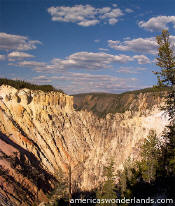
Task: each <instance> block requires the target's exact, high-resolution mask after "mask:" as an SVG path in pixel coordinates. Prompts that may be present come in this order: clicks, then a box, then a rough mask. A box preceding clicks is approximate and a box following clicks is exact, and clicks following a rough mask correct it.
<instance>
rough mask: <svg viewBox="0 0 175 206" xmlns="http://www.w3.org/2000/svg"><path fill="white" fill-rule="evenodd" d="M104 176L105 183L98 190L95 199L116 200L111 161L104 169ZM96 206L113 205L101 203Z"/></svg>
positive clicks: (112, 163)
mask: <svg viewBox="0 0 175 206" xmlns="http://www.w3.org/2000/svg"><path fill="white" fill-rule="evenodd" d="M104 176H105V177H106V181H105V182H104V183H103V184H102V185H101V186H100V188H99V189H98V191H97V193H96V196H97V199H101V200H102V199H109V200H114V199H116V198H117V196H116V192H115V175H114V162H113V161H112V160H111V161H110V163H109V165H108V166H107V167H105V168H104ZM97 205H104V206H112V205H116V204H115V203H102V204H97Z"/></svg>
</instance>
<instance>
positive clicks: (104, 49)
mask: <svg viewBox="0 0 175 206" xmlns="http://www.w3.org/2000/svg"><path fill="white" fill-rule="evenodd" d="M98 50H100V51H109V49H107V48H99V49H98Z"/></svg>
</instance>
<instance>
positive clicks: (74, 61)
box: [50, 52, 133, 70]
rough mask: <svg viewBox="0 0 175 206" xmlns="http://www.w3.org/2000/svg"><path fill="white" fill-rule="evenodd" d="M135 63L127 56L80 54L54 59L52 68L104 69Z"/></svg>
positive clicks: (98, 53) (100, 53)
mask: <svg viewBox="0 0 175 206" xmlns="http://www.w3.org/2000/svg"><path fill="white" fill-rule="evenodd" d="M128 61H133V58H132V57H130V56H127V55H112V54H107V53H104V52H97V53H95V52H78V53H74V54H72V55H70V56H68V57H67V58H66V59H53V60H52V65H50V68H58V69H63V70H64V69H69V68H75V69H78V68H81V69H92V70H94V69H103V68H111V64H112V63H126V62H128Z"/></svg>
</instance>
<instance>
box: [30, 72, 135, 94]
mask: <svg viewBox="0 0 175 206" xmlns="http://www.w3.org/2000/svg"><path fill="white" fill-rule="evenodd" d="M49 81H52V82H54V81H55V84H56V87H57V88H60V89H63V90H64V91H65V92H66V93H69V94H73V93H82V92H112V93H116V92H122V91H126V90H131V89H135V88H136V83H137V79H135V78H119V77H116V76H110V75H101V74H91V73H73V72H64V73H62V74H58V75H54V76H49V77H46V76H42V75H41V76H38V77H35V78H34V79H33V82H37V83H48V82H49Z"/></svg>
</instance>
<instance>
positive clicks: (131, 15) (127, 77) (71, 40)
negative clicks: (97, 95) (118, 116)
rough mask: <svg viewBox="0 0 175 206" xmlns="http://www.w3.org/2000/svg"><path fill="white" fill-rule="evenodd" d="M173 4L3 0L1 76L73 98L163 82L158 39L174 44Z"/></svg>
mask: <svg viewBox="0 0 175 206" xmlns="http://www.w3.org/2000/svg"><path fill="white" fill-rule="evenodd" d="M174 8H175V1H174V0H166V1H165V0H64V1H63V0H25V1H24V0H0V77H6V78H10V79H22V80H26V81H29V82H32V83H37V84H52V85H53V86H55V87H56V88H61V89H63V90H64V91H65V92H66V93H68V94H75V93H83V92H110V93H120V92H124V91H128V90H135V89H140V88H144V87H150V86H152V85H154V84H156V77H155V76H154V74H153V73H152V71H153V70H158V69H159V68H158V67H157V66H156V65H155V58H156V56H157V43H156V41H155V37H156V36H157V35H159V34H160V33H161V31H162V29H168V30H169V32H170V34H171V36H170V40H171V42H172V45H173V44H175V31H174V29H175V10H174Z"/></svg>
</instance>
